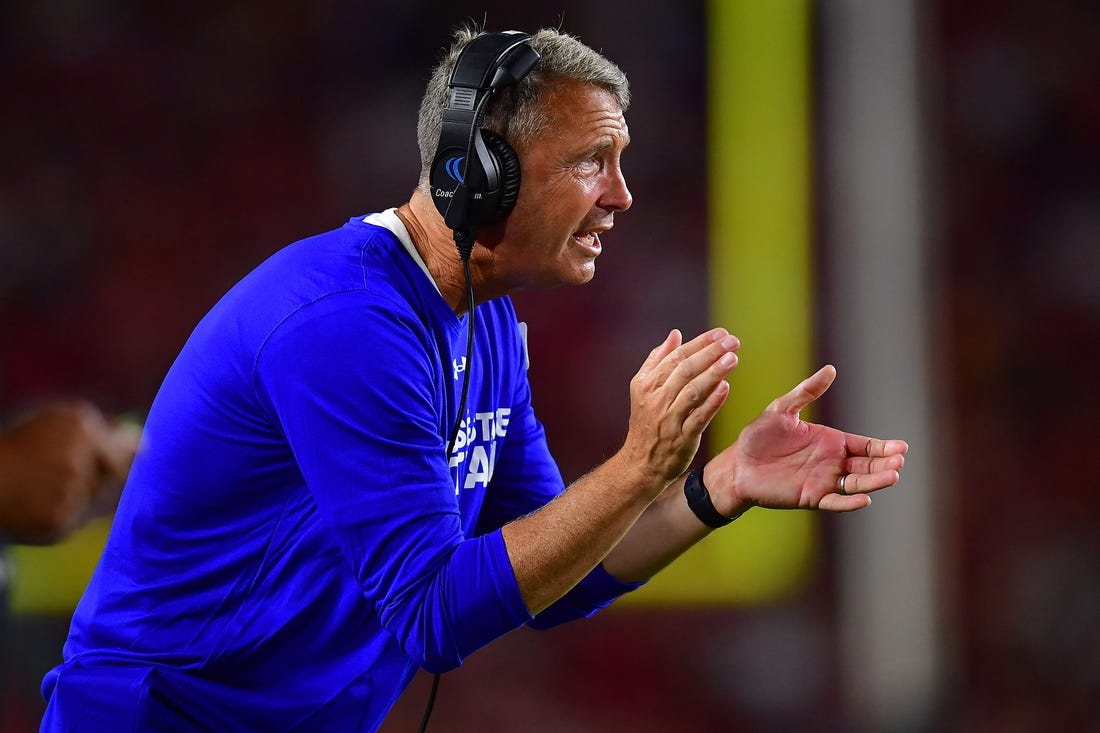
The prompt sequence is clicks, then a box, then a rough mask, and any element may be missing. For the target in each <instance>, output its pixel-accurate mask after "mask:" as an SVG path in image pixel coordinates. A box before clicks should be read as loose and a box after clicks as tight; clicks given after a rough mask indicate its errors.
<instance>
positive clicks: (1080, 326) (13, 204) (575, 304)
mask: <svg viewBox="0 0 1100 733" xmlns="http://www.w3.org/2000/svg"><path fill="white" fill-rule="evenodd" d="M513 5H514V3H504V2H497V1H492V2H483V3H479V4H478V6H477V10H476V11H473V10H472V9H465V8H464V9H463V12H466V13H469V14H472V15H473V17H474V18H476V19H477V20H481V19H482V18H483V17H484V18H485V19H487V22H488V24H489V26H490V27H491V28H494V29H501V28H508V27H518V28H523V29H534V28H536V27H539V26H544V25H555V26H556V25H559V24H561V25H563V27H564V28H565V29H566V30H569V31H570V32H573V33H576V34H578V35H579V36H580V37H581V38H582V40H584V41H586V42H588V43H590V44H591V45H593V46H594V47H596V48H597V49H600V50H602V51H603V52H605V53H606V55H607V56H608V57H609V58H611V59H613V60H615V61H616V62H617V63H619V64H620V65H621V66H622V67H623V69H624V70H625V71H626V73H627V74H628V75H629V77H630V79H631V84H632V88H633V92H634V100H635V101H634V104H633V106H632V107H631V109H630V111H629V113H628V115H627V118H628V121H629V123H630V125H631V136H632V138H633V142H632V145H631V147H630V150H629V151H628V153H627V157H626V158H625V159H624V167H625V172H626V175H627V177H628V180H629V182H630V185H631V189H632V193H633V194H634V199H635V205H634V208H633V209H632V210H631V211H630V212H629V213H628V214H627V215H624V216H622V217H621V218H617V219H616V227H615V230H614V231H613V232H611V233H609V234H608V235H607V236H606V237H605V239H604V244H605V253H604V254H603V255H602V257H601V260H600V268H599V274H598V277H597V279H596V280H595V282H594V283H593V284H592V285H590V286H588V287H585V288H579V289H573V290H568V291H559V292H554V293H549V294H539V293H532V294H523V295H521V296H519V297H517V298H516V300H517V310H519V312H520V317H521V319H523V320H526V321H528V323H529V324H530V332H531V357H532V368H531V372H530V374H531V379H532V381H533V383H534V390H535V395H536V409H537V410H538V412H539V414H540V416H541V417H542V419H543V421H544V422H545V423H546V425H547V430H548V434H549V436H550V443H551V447H552V448H553V449H554V451H555V454H556V456H557V457H558V459H559V462H560V464H561V467H562V471H563V474H564V475H565V477H566V479H567V480H569V479H573V478H576V477H577V476H579V474H580V473H581V472H582V471H583V470H585V469H586V468H588V467H590V466H591V465H593V464H594V463H595V462H597V461H599V460H600V459H601V458H602V457H603V456H605V455H607V454H609V453H610V452H611V451H612V450H613V449H614V447H615V446H616V444H617V442H618V441H619V440H620V439H621V438H622V434H623V430H624V426H625V424H626V416H627V407H628V404H627V395H626V383H627V380H628V379H629V377H630V375H632V374H633V372H634V371H635V369H636V368H637V366H638V364H639V363H640V359H641V358H642V357H643V356H644V354H645V353H646V352H647V351H648V349H649V348H650V347H651V345H652V344H654V343H657V342H658V341H659V340H660V338H661V337H662V336H663V335H664V334H666V333H667V331H668V329H669V328H671V327H673V326H676V327H680V328H682V329H684V330H685V331H698V330H701V329H702V328H704V327H706V326H707V325H709V322H708V318H707V314H706V293H705V292H704V287H703V283H705V282H706V259H705V257H706V254H705V253H706V235H707V231H706V214H707V212H706V175H707V169H706V134H707V128H706V68H705V62H706V42H707V39H706V8H705V7H704V4H703V3H701V2H688V3H684V2H676V1H674V0H660V1H654V2H648V3H638V2H630V0H613V1H608V2H599V3H592V2H587V3H581V2H574V1H573V0H569V1H568V2H563V3H562V4H561V9H559V8H558V7H557V6H555V9H553V10H549V9H545V10H541V9H540V10H536V9H532V8H528V9H522V10H521V9H519V8H516V7H513ZM920 8H921V13H922V15H923V19H924V32H925V38H924V40H923V46H922V56H923V58H922V60H921V68H922V75H923V77H924V78H923V82H924V86H925V89H926V102H927V106H926V108H925V109H924V110H923V113H924V115H925V118H924V119H923V123H924V124H925V126H926V128H927V130H928V134H929V145H928V146H927V148H926V149H927V150H928V152H929V154H930V159H929V161H928V170H929V189H930V193H931V196H930V203H931V209H930V212H929V216H930V224H931V225H932V226H931V230H932V231H933V232H935V235H934V236H933V237H932V238H931V241H930V246H933V247H935V248H936V255H935V256H936V258H937V259H938V260H940V262H941V265H942V267H941V271H942V272H943V273H944V275H945V280H944V281H943V282H942V283H939V284H938V288H937V290H935V291H934V292H930V293H929V294H928V295H929V301H930V304H931V307H933V308H934V309H935V311H936V312H937V313H939V314H941V315H943V316H944V317H945V318H946V319H947V321H946V324H945V329H944V332H945V333H946V334H948V335H949V340H948V341H947V342H946V343H942V344H938V345H937V346H938V348H940V349H942V350H943V352H944V353H945V354H946V355H947V356H946V358H945V359H943V360H942V361H941V362H940V363H942V365H943V366H945V367H947V368H949V369H950V375H949V376H948V379H947V380H946V381H947V382H948V383H949V384H951V385H952V392H951V401H950V406H949V412H948V415H949V417H950V421H949V424H945V425H943V426H942V430H943V432H944V433H945V434H949V435H950V436H951V439H952V441H953V442H955V443H957V445H958V456H957V466H956V469H957V470H956V475H955V476H954V477H953V486H952V487H950V489H951V490H950V491H947V492H944V495H949V496H953V497H955V499H954V501H955V505H954V506H953V507H952V508H950V511H945V519H944V521H945V522H946V523H949V525H950V533H951V535H952V537H953V538H954V540H953V548H952V551H951V553H950V556H949V557H948V559H949V560H950V561H951V562H952V563H953V566H954V571H953V573H951V574H949V575H948V577H951V578H952V579H953V582H954V585H953V587H951V588H947V589H945V591H946V593H947V596H948V598H949V599H950V603H949V605H950V608H949V609H947V614H948V617H949V620H950V633H951V637H952V643H953V647H954V648H953V653H952V657H953V664H954V672H953V673H954V675H955V681H954V683H953V685H952V686H951V694H950V696H949V698H948V699H945V700H943V701H942V703H943V704H942V709H940V710H937V711H935V713H934V716H933V719H934V720H935V721H936V728H935V729H936V730H947V731H959V732H960V733H961V732H962V731H967V732H970V731H1005V730H1013V731H1031V730H1041V729H1051V730H1067V731H1069V730H1081V731H1100V704H1098V703H1097V700H1100V635H1098V634H1096V633H1095V631H1094V630H1093V628H1092V626H1093V623H1094V620H1095V619H1096V618H1100V534H1098V533H1097V532H1096V531H1095V529H1094V528H1093V527H1092V526H1091V517H1092V516H1094V515H1095V510H1096V509H1098V508H1100V491H1097V490H1096V487H1094V485H1093V484H1094V477H1093V471H1092V470H1091V461H1090V459H1089V455H1090V453H1091V450H1092V446H1091V444H1090V441H1091V440H1092V439H1095V438H1096V437H1097V436H1100V404H1098V403H1100V390H1097V389H1096V388H1095V384H1094V383H1095V376H1096V366H1095V365H1096V364H1097V363H1100V174H1098V173H1097V172H1098V171H1100V94H1098V93H1097V90H1100V46H1098V45H1097V44H1096V43H1095V39H1096V38H1100V5H1098V4H1097V3H1095V2H1087V1H1086V0H1078V1H1077V2H1071V1H1070V0H1055V1H1054V2H1049V3H1043V4H1039V3H1032V2H1026V1H1025V0H1016V1H1014V2H1012V1H1010V2H999V3H996V4H994V3H991V2H978V3H963V4H960V3H950V2H947V0H936V1H935V2H927V3H921V4H920ZM458 12H459V11H456V9H455V7H454V4H453V3H450V4H449V3H442V2H436V1H430V0H409V1H407V2H399V3H387V4H385V5H383V4H381V3H378V2H355V1H353V0H332V1H330V2H324V3H308V2H290V1H286V0H284V1H282V2H279V1H276V2H258V1H255V0H253V1H243V0H233V1H231V2H222V3H202V4H198V5H195V4H187V5H175V4H157V3H124V2H120V1H118V0H109V1H101V2H91V1H90V0H70V1H68V2H65V1H58V2H43V3H39V2H30V1H29V0H28V1H26V2H15V3H5V4H4V5H3V6H0V69H2V70H3V73H2V74H0V100H3V101H2V102H0V161H2V164H0V355H2V358H0V424H2V422H3V419H2V418H3V416H4V415H10V414H13V413H14V412H15V411H17V410H21V409H25V408H26V407H28V406H32V405H34V404H36V403H40V402H43V401H46V400H50V399H53V398H56V397H59V396H79V397H82V398H87V399H91V400H93V401H94V402H95V403H97V404H99V405H100V406H102V407H103V408H104V409H105V410H107V411H108V412H110V413H113V414H120V413H124V412H130V411H135V410H136V411H140V410H142V409H144V408H145V407H147V406H148V405H149V403H150V402H151V400H152V398H153V395H154V394H155V390H156V388H157V386H158V384H159V382H160V380H161V378H162V376H163V374H164V373H165V371H166V370H167V368H168V366H169V364H170V363H171V360H172V359H173V358H174V356H175V354H176V353H177V352H178V350H179V348H180V346H181V345H182V343H183V342H184V340H185V339H186V338H187V335H188V333H189V332H190V330H191V328H193V326H194V325H195V323H196V322H197V321H198V319H199V318H201V317H202V315H203V314H204V313H205V312H206V310H207V309H208V308H209V307H210V306H211V305H212V304H213V303H214V301H216V299H217V298H218V297H219V296H220V295H221V294H222V293H223V292H224V291H225V290H226V289H227V288H228V287H229V286H230V285H231V284H232V283H234V282H235V281H236V280H238V279H239V278H240V277H241V276H242V275H244V274H245V273H246V272H247V271H248V270H250V269H251V268H252V267H253V266H255V265H256V264H258V263H259V262H260V261H261V260H262V259H263V258H265V257H266V256H267V255H269V254H270V253H272V252H274V251H275V250H276V249H278V248H280V247H282V246H283V245H285V244H288V243H290V242H291V241H294V240H296V239H298V238H301V237H304V236H308V235H311V234H314V233H317V232H320V231H323V230H326V229H331V228H335V227H337V226H339V225H340V224H342V223H343V221H345V220H346V219H347V218H348V217H350V216H354V215H357V214H365V213H368V212H370V211H373V210H376V209H380V208H383V207H387V206H391V205H396V204H397V203H400V202H401V201H403V200H404V199H405V198H406V197H407V195H408V192H409V190H410V189H411V188H412V187H413V186H414V185H415V183H416V178H417V173H418V166H419V163H418V161H419V158H418V154H417V151H416V137H415V119H416V108H417V103H418V98H419V94H420V92H421V90H422V88H423V86H424V84H425V82H426V80H427V75H428V72H429V70H430V67H431V66H432V64H433V62H434V60H435V58H436V54H437V53H438V51H439V49H440V47H441V46H442V44H443V42H444V41H445V39H446V38H447V36H448V34H449V30H450V28H451V27H452V26H453V25H454V24H455V23H456V22H458V21H461V20H463V19H464V18H466V17H470V16H469V15H465V16H464V15H458V14H456V13H458ZM827 59H828V50H827V49H821V48H819V49H817V52H816V54H815V63H817V64H821V63H827ZM817 92H818V93H819V94H828V89H825V88H820V87H819V88H818V90H817ZM817 185H819V186H827V185H828V182H827V181H819V182H818V184H817ZM825 215H827V212H826V213H825ZM818 245H819V246H818V251H817V256H818V257H827V256H828V251H827V247H828V243H827V242H823V241H821V242H818ZM817 305H818V307H819V309H821V313H822V314H823V316H822V317H828V303H827V302H825V301H823V300H822V301H819V302H818V303H817ZM722 325H727V326H729V327H730V328H731V330H733V331H734V332H736V324H722ZM349 366H352V367H353V366H354V365H349ZM733 379H734V385H736V374H735V375H734V377H733ZM735 388H736V386H735ZM577 415H584V416H585V419H584V420H577V419H576V416H577ZM902 437H904V436H902ZM922 459H923V460H928V457H922ZM903 483H904V482H903ZM834 528H835V527H834V525H833V524H830V525H828V526H827V527H826V530H827V533H828V532H829V531H832V530H833V529H834ZM823 550H824V551H825V552H828V551H829V550H830V547H829V542H828V534H826V542H825V547H824V548H823ZM821 568H822V570H821V572H820V573H819V574H818V575H817V576H816V577H815V578H814V579H813V580H812V581H811V582H810V583H809V584H808V586H807V587H806V588H805V589H804V590H803V592H802V593H801V594H799V595H798V596H797V597H795V598H792V599H789V600H787V601H784V602H782V603H778V604H769V605H768V606H767V607H764V608H731V609H716V608H708V609H663V610H660V611H657V610H635V609H631V610H614V609H613V610H611V611H609V612H607V613H604V614H601V615H600V616H598V617H597V618H595V619H592V620H590V621H587V622H584V623H581V624H574V625H573V626H572V627H570V628H563V629H560V630H557V631H555V632H552V633H551V634H535V633H526V632H519V633H516V634H513V635H512V636H511V637H509V638H508V639H506V640H503V641H502V642H500V643H498V644H496V645H493V646H491V647H489V648H487V649H485V650H483V651H482V652H479V653H478V654H477V655H475V656H474V657H473V658H472V659H471V660H470V661H469V662H468V663H467V665H466V666H465V667H464V668H463V669H462V670H460V671H459V672H457V673H452V674H449V675H447V676H446V677H445V678H444V684H443V689H442V691H441V696H440V700H439V702H438V704H437V709H436V713H435V715H436V717H437V719H436V720H434V721H433V726H436V725H438V726H439V729H440V730H515V729H519V727H518V726H517V725H516V721H524V725H523V726H522V729H524V730H530V731H538V730H546V731H562V730H569V731H602V730H631V731H636V732H639V733H645V732H648V731H653V732H657V731H678V732H681V733H691V732H692V731H718V730H760V731H770V730H839V731H843V730H848V729H849V722H848V721H847V720H846V719H845V715H844V712H843V710H842V709H841V708H840V706H839V705H838V704H837V703H836V702H835V700H836V695H835V694H834V693H835V692H836V689H837V685H838V682H837V678H838V677H839V676H840V675H841V674H842V670H838V669H837V665H838V661H837V660H838V658H839V655H838V654H837V650H836V648H835V645H836V641H835V634H834V633H833V627H832V616H833V613H834V611H833V608H834V602H835V597H834V592H833V589H832V585H831V577H830V573H829V571H828V564H827V563H822V565H821ZM903 591H904V588H903V587H902V592H903ZM67 623H68V619H67V618H66V617H64V616H46V617H39V616H35V617H26V616H16V617H13V618H10V619H9V620H8V624H7V628H6V629H4V630H2V631H0V633H2V634H4V638H3V640H2V643H3V647H2V649H3V656H2V658H0V667H2V669H3V674H2V676H0V679H2V680H3V688H2V689H0V732H2V733H24V731H29V730H37V719H38V715H39V714H40V711H41V705H42V704H41V701H40V700H39V699H38V698H37V686H38V682H39V681H40V679H41V675H42V673H44V672H45V670H46V669H47V668H49V667H50V666H52V665H53V664H54V663H55V661H56V659H57V657H58V655H59V654H60V646H61V643H62V640H63V638H64V634H65V631H66V629H67ZM784 664H789V665H797V666H798V668H797V669H793V668H788V669H784V668H783V667H782V665H784ZM796 679H797V684H794V682H795V681H796ZM423 682H424V681H421V683H418V684H414V686H413V687H412V688H411V689H410V690H409V692H408V693H407V694H406V695H405V697H404V698H403V699H402V700H401V701H400V702H399V704H398V707H397V708H396V709H395V711H394V713H393V715H392V716H391V720H390V721H388V722H387V724H386V727H385V729H386V730H393V731H397V730H409V729H413V728H414V726H415V721H416V720H418V718H419V715H420V713H421V712H422V707H423V702H424V700H425V699H426V695H427V691H426V686H425V685H424V684H423Z"/></svg>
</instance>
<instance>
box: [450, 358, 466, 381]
mask: <svg viewBox="0 0 1100 733" xmlns="http://www.w3.org/2000/svg"><path fill="white" fill-rule="evenodd" d="M452 364H453V365H454V368H455V379H458V375H459V374H462V372H464V371H466V357H465V356H464V357H462V358H461V359H455V360H454V361H453V362H452Z"/></svg>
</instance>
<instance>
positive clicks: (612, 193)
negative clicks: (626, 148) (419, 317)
mask: <svg viewBox="0 0 1100 733" xmlns="http://www.w3.org/2000/svg"><path fill="white" fill-rule="evenodd" d="M632 203H634V197H633V196H631V195H630V189H629V188H627V187H626V176H624V175H623V169H622V168H620V167H619V166H617V165H616V166H615V167H614V169H613V170H612V171H611V172H610V174H609V176H608V184H607V189H606V190H605V191H604V193H603V195H602V196H601V197H600V200H599V202H598V204H599V206H600V207H601V208H604V209H607V210H608V211H612V212H619V211H626V210H627V209H629V208H630V205H631V204H632Z"/></svg>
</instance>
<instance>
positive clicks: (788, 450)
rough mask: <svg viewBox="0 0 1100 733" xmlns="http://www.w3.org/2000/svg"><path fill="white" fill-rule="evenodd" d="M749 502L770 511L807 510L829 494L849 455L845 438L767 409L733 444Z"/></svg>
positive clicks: (837, 432)
mask: <svg viewBox="0 0 1100 733" xmlns="http://www.w3.org/2000/svg"><path fill="white" fill-rule="evenodd" d="M737 442H738V443H740V444H741V445H740V450H741V453H740V456H739V458H740V461H741V467H742V469H743V471H744V474H743V475H744V476H745V477H746V478H749V479H751V485H752V486H753V494H752V496H753V502H754V503H756V504H758V505H759V506H763V507H768V508H772V509H809V508H814V507H816V506H817V504H818V502H819V501H820V500H821V497H822V496H825V495H826V494H830V493H833V492H834V491H835V490H836V483H837V479H838V478H839V476H840V475H841V474H843V473H845V471H844V470H843V465H844V459H845V458H846V457H847V451H846V450H845V448H844V434H843V433H841V432H840V431H839V430H836V429H834V428H828V427H824V426H822V425H815V424H813V423H808V422H804V421H803V420H800V419H799V417H798V416H797V415H794V416H791V415H787V414H784V413H780V412H776V411H772V410H767V411H765V412H764V413H762V414H761V415H760V416H759V417H758V418H756V419H755V420H754V421H753V422H751V423H750V424H749V425H748V426H746V427H745V429H744V430H742V431H741V435H740V436H739V437H738V440H737Z"/></svg>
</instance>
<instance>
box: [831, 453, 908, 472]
mask: <svg viewBox="0 0 1100 733" xmlns="http://www.w3.org/2000/svg"><path fill="white" fill-rule="evenodd" d="M904 465H905V456H903V455H901V454H900V453H899V454H896V455H892V456H883V457H880V458H868V457H866V456H856V457H853V458H849V459H848V460H847V461H845V462H844V470H845V472H846V473H874V472H875V471H888V470H891V469H892V470H894V471H900V470H901V469H902V467H903V466H904Z"/></svg>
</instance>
